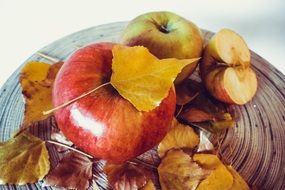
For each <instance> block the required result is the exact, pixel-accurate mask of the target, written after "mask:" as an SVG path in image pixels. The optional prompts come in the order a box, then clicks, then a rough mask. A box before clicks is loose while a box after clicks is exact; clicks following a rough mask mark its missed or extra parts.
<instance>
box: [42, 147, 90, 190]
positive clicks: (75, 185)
mask: <svg viewBox="0 0 285 190" xmlns="http://www.w3.org/2000/svg"><path fill="white" fill-rule="evenodd" d="M91 177H92V161H91V160H90V159H89V158H87V157H86V156H84V155H82V154H79V153H76V152H68V153H66V154H65V155H64V157H63V158H62V159H61V160H60V162H59V164H58V165H57V166H56V167H55V168H54V169H53V170H52V171H51V172H50V173H49V174H48V175H47V177H46V178H45V179H44V185H45V186H57V187H64V188H68V189H87V188H88V187H89V185H90V184H89V180H90V179H91Z"/></svg>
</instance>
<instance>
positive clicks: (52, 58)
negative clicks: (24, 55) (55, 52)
mask: <svg viewBox="0 0 285 190" xmlns="http://www.w3.org/2000/svg"><path fill="white" fill-rule="evenodd" d="M36 54H38V55H39V56H41V57H43V58H45V59H47V60H49V61H51V62H54V63H56V62H59V61H60V59H57V58H54V57H51V56H49V55H46V54H44V53H42V52H37V53H36Z"/></svg>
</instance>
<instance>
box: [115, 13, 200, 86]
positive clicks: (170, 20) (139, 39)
mask: <svg viewBox="0 0 285 190" xmlns="http://www.w3.org/2000/svg"><path fill="white" fill-rule="evenodd" d="M121 42H122V43H123V44H125V45H129V46H136V45H142V46H145V47H146V48H148V49H149V51H150V52H151V53H152V54H153V55H155V56H156V57H158V58H160V59H163V58H177V59H188V58H196V57H200V56H201V54H202V50H203V37H202V33H201V31H200V29H199V28H198V27H197V26H196V25H195V24H194V23H192V22H191V21H189V20H187V19H185V18H183V17H181V16H178V15H176V14H174V13H171V12H150V13H146V14H143V15H140V16H138V17H136V18H135V19H133V20H132V21H131V22H130V23H129V24H128V26H127V27H126V29H125V30H124V31H123V35H122V37H121ZM197 64H198V62H195V63H192V64H190V65H188V66H186V67H185V68H183V70H182V72H181V73H180V74H179V75H178V76H177V78H176V80H175V84H178V83H181V82H182V81H183V80H184V79H186V78H188V77H189V76H190V74H191V73H193V72H194V70H195V69H196V67H197Z"/></svg>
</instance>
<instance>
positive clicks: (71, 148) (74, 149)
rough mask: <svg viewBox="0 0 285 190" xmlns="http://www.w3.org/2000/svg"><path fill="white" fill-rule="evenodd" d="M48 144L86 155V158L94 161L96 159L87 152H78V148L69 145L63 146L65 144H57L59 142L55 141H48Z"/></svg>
mask: <svg viewBox="0 0 285 190" xmlns="http://www.w3.org/2000/svg"><path fill="white" fill-rule="evenodd" d="M46 142H48V143H50V144H54V145H57V146H62V147H64V148H67V149H69V150H72V151H74V152H77V153H79V154H82V155H84V156H87V157H88V158H90V159H93V158H94V157H93V156H91V155H89V154H87V153H85V152H82V151H81V150H77V149H76V148H73V147H71V146H69V145H67V144H63V143H60V142H57V141H53V140H47V141H46Z"/></svg>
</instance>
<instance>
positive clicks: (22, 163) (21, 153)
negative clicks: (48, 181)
mask: <svg viewBox="0 0 285 190" xmlns="http://www.w3.org/2000/svg"><path fill="white" fill-rule="evenodd" d="M49 169H50V162H49V155H48V150H47V148H46V146H45V142H44V141H42V140H41V139H39V138H37V137H35V136H33V135H31V134H30V133H28V132H23V133H21V134H20V135H18V136H16V137H14V138H11V139H10V140H8V141H7V142H4V143H1V144H0V171H1V172H0V184H17V185H23V184H27V183H35V182H37V181H38V180H41V179H43V177H44V176H45V175H46V174H47V173H48V172H49Z"/></svg>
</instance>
